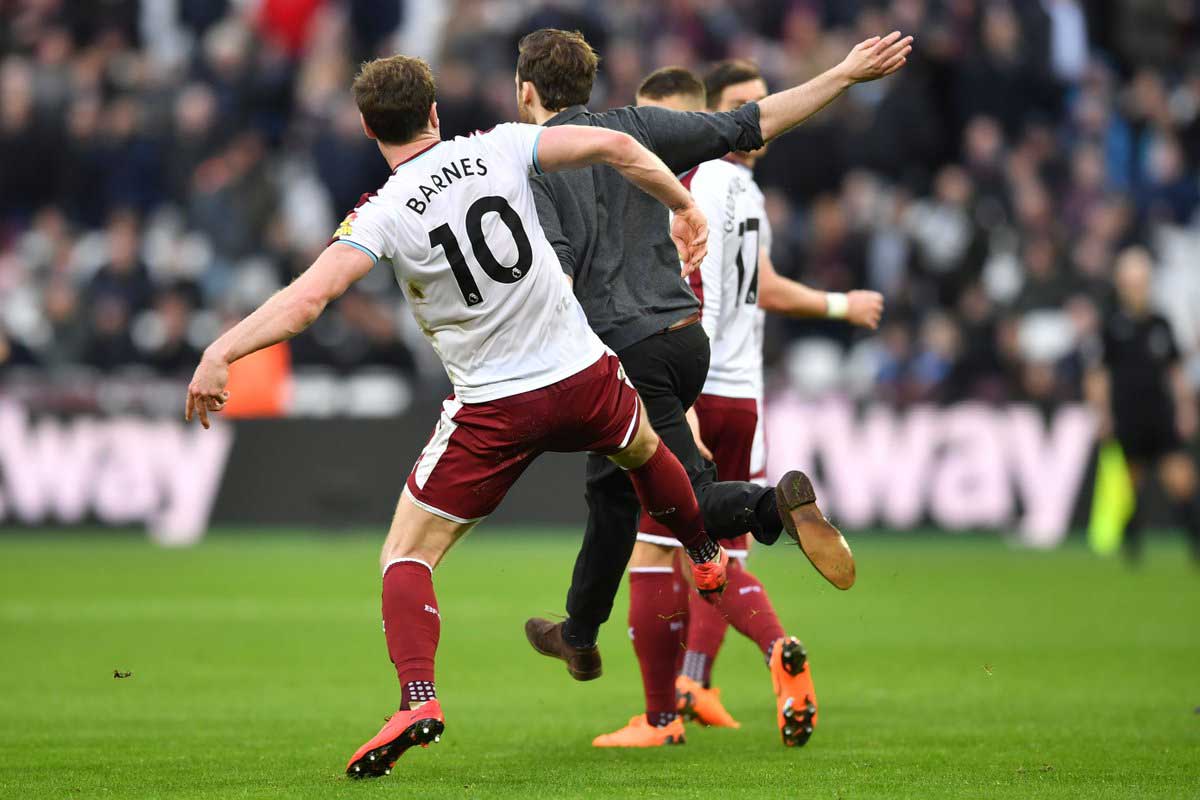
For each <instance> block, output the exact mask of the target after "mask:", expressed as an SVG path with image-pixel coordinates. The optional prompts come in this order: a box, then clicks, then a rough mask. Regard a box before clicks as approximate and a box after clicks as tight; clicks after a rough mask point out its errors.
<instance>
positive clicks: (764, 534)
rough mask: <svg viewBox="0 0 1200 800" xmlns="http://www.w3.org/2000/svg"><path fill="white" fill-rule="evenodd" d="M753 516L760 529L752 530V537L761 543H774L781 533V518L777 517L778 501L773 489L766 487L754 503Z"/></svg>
mask: <svg viewBox="0 0 1200 800" xmlns="http://www.w3.org/2000/svg"><path fill="white" fill-rule="evenodd" d="M754 517H755V519H757V520H758V526H759V528H761V531H753V533H754V538H755V539H757V540H758V541H760V542H762V543H763V544H775V542H776V541H777V540H778V539H779V535H780V534H781V533H783V520H782V519H780V518H779V503H778V501H777V500H776V499H775V490H774V489H768V490H767V491H766V492H765V493H764V494H763V496H762V497H760V498H758V502H757V503H755V504H754Z"/></svg>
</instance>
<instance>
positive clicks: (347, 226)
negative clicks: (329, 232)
mask: <svg viewBox="0 0 1200 800" xmlns="http://www.w3.org/2000/svg"><path fill="white" fill-rule="evenodd" d="M357 216H358V212H357V211H351V212H350V213H349V214H347V215H346V218H345V219H343V220H342V222H341V224H340V225H338V226H337V230H336V231H334V232H333V238H335V239H340V238H342V237H343V236H350V235H351V234H353V233H354V218H355V217H357Z"/></svg>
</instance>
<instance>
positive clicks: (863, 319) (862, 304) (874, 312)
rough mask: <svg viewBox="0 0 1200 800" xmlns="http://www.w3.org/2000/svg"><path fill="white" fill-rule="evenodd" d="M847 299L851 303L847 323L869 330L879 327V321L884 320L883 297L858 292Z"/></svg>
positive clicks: (848, 295) (847, 312)
mask: <svg viewBox="0 0 1200 800" xmlns="http://www.w3.org/2000/svg"><path fill="white" fill-rule="evenodd" d="M846 299H847V300H848V301H849V303H850V305H849V307H848V308H847V309H846V321H847V322H849V323H850V324H851V325H857V326H859V327H860V328H867V329H869V330H875V329H877V328H878V327H879V320H880V319H882V318H883V295H881V294H880V293H879V292H868V291H863V290H858V291H854V292H849V293H848V294H847V295H846Z"/></svg>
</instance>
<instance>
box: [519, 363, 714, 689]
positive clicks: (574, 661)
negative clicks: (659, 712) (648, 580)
mask: <svg viewBox="0 0 1200 800" xmlns="http://www.w3.org/2000/svg"><path fill="white" fill-rule="evenodd" d="M608 368H609V370H610V371H611V375H608V376H607V377H608V382H607V383H604V384H603V385H601V383H599V382H598V383H597V384H596V385H594V386H592V387H590V389H589V390H590V391H591V392H592V394H591V396H590V397H589V398H588V403H589V404H590V405H589V406H588V407H585V408H581V413H580V423H581V426H582V427H583V428H584V429H586V430H589V431H592V430H595V429H604V428H609V427H612V428H613V429H614V431H615V433H616V435H615V436H612V435H611V433H612V432H610V431H604V432H603V433H602V434H601V435H600V437H599V438H598V439H596V440H595V441H594V442H593V444H592V446H591V447H590V449H592V450H594V451H595V452H597V453H610V454H613V460H612V461H610V460H609V459H608V458H604V457H601V456H593V457H591V458H589V461H588V486H587V494H586V497H587V502H588V523H587V528H586V530H585V534H584V541H583V545H582V547H581V549H580V552H579V556H578V558H577V559H576V562H575V572H574V577H573V580H572V584H571V589H570V591H569V592H568V595H567V613H568V617H567V619H566V620H565V621H563V622H561V623H555V622H551V621H550V620H546V619H542V618H536V617H535V618H531V619H530V620H528V621H527V622H526V625H525V634H526V637H527V638H528V639H529V642H530V644H531V645H532V646H533V648H534V649H535V650H537V651H538V652H539V653H541V654H543V655H547V656H551V657H554V658H559V659H562V660H563V661H566V662H567V666H568V670H569V671H570V673H571V675H572V677H574V678H575V679H576V680H589V679H591V678H595V677H599V675H600V658H599V654H598V652H596V649H595V642H596V637H597V635H598V632H599V628H600V625H601V624H602V623H603V622H605V621H606V620H607V619H608V617H609V614H610V613H611V611H612V604H613V599H614V597H615V596H616V592H617V589H618V588H619V586H620V582H621V579H622V577H623V576H624V574H625V567H626V566H627V565H628V563H629V558H630V555H631V553H632V551H633V542H634V534H635V533H636V530H637V519H638V514H639V513H640V508H641V502H642V501H643V500H644V501H645V502H646V504H647V505H648V506H649V507H650V508H659V507H660V506H661V507H662V509H663V510H664V511H667V512H668V513H666V514H665V516H664V524H670V525H672V526H673V527H674V532H673V534H672V535H673V536H674V538H676V539H677V540H678V539H686V540H687V544H689V545H690V546H692V548H693V550H694V551H695V552H696V553H697V555H698V556H699V557H701V558H703V557H704V556H706V555H709V554H710V548H711V551H712V552H715V553H716V554H717V555H718V556H719V555H720V550H719V548H717V547H716V546H715V545H714V544H713V543H712V542H711V540H709V539H708V536H707V534H705V533H704V530H703V525H702V522H701V519H700V516H699V510H698V507H697V505H696V500H695V495H694V494H693V492H692V488H691V484H690V482H689V481H688V479H687V474H686V472H685V471H684V470H683V468H682V467H681V466H680V465H679V463H678V460H677V459H675V457H674V456H673V455H672V454H671V452H670V451H669V450H668V449H666V448H660V447H659V440H658V437H657V436H656V435H655V433H654V431H653V429H652V428H651V427H650V425H649V424H648V422H647V420H648V419H651V418H654V417H655V416H656V415H661V414H662V413H663V406H664V405H669V404H670V403H675V404H676V405H677V404H678V401H677V400H675V399H674V395H673V393H672V389H671V386H670V385H669V383H668V382H666V381H665V380H662V379H661V378H660V379H658V380H657V381H655V380H651V381H650V382H649V383H648V384H647V391H645V392H644V393H642V394H641V395H640V399H639V393H638V392H635V391H634V390H633V387H632V386H630V384H629V382H628V381H627V380H626V373H625V370H624V367H623V366H622V362H620V361H618V360H617V359H616V358H611V361H609V362H608ZM635 420H636V421H635ZM562 446H564V447H565V444H563V445H562ZM614 462H619V466H618V464H617V463H614ZM639 495H641V499H639ZM718 567H719V562H718V563H715V564H714V563H713V562H704V566H703V567H702V569H701V571H702V572H713V573H714V579H715V578H719V574H720V570H719V569H718ZM722 582H723V581H720V580H716V581H715V583H714V581H711V580H710V581H709V583H711V584H712V585H714V586H716V585H720V583H722Z"/></svg>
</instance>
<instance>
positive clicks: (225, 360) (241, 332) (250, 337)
mask: <svg viewBox="0 0 1200 800" xmlns="http://www.w3.org/2000/svg"><path fill="white" fill-rule="evenodd" d="M373 264H374V261H373V260H372V259H371V257H370V256H368V255H367V254H366V253H364V252H362V251H361V250H358V249H357V248H354V247H350V246H347V245H342V244H336V243H335V244H332V245H330V246H329V247H327V248H325V251H324V252H323V253H321V255H320V256H319V257H318V258H317V260H316V261H314V262H313V265H312V266H311V267H309V268H308V269H307V270H305V272H304V274H302V275H301V276H300V277H298V278H296V280H295V281H293V282H292V283H291V284H290V285H289V286H287V287H285V288H283V289H281V290H279V291H278V292H276V293H275V294H274V295H272V296H271V298H270V299H269V300H267V302H265V303H263V304H262V305H261V306H259V307H258V308H257V309H255V310H254V312H253V313H251V314H250V315H249V316H248V317H246V318H245V319H243V320H242V321H241V322H239V323H238V324H237V325H234V326H233V327H232V328H230V329H229V330H228V331H226V332H225V333H224V334H223V335H222V336H221V337H220V338H218V339H217V340H216V341H215V342H213V343H212V344H211V345H209V346H208V349H207V350H205V351H204V357H203V358H202V359H201V361H200V366H198V367H197V368H196V373H195V375H194V376H193V377H192V382H191V384H190V385H189V386H188V394H187V405H186V408H185V411H184V418H185V419H186V420H188V421H189V422H190V421H191V419H192V414H193V412H195V413H197V414H199V416H200V424H202V425H203V426H204V427H205V428H207V427H208V412H209V411H220V410H221V408H222V407H223V406H224V405H225V401H226V400H227V399H228V398H229V393H228V392H227V391H225V385H226V383H227V382H228V380H229V365H230V364H232V363H233V362H235V361H237V360H238V359H240V358H244V357H245V356H248V355H250V354H251V353H254V352H257V351H259V350H262V349H265V348H267V347H270V346H271V345H273V344H278V343H279V342H282V341H286V340H288V339H291V338H292V337H293V336H295V335H297V334H298V333H300V332H301V331H303V330H304V329H305V328H307V327H308V326H309V325H311V324H312V323H313V322H314V321H316V319H317V317H319V316H321V312H322V311H324V310H325V306H326V305H328V304H329V302H330V301H331V300H334V299H336V298H338V297H340V296H341V295H342V294H343V293H344V292H345V291H346V290H347V289H348V288H350V284H352V283H354V282H355V281H357V280H358V279H359V278H361V277H362V276H364V275H366V274H367V272H369V271H370V269H371V266H372V265H373Z"/></svg>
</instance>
